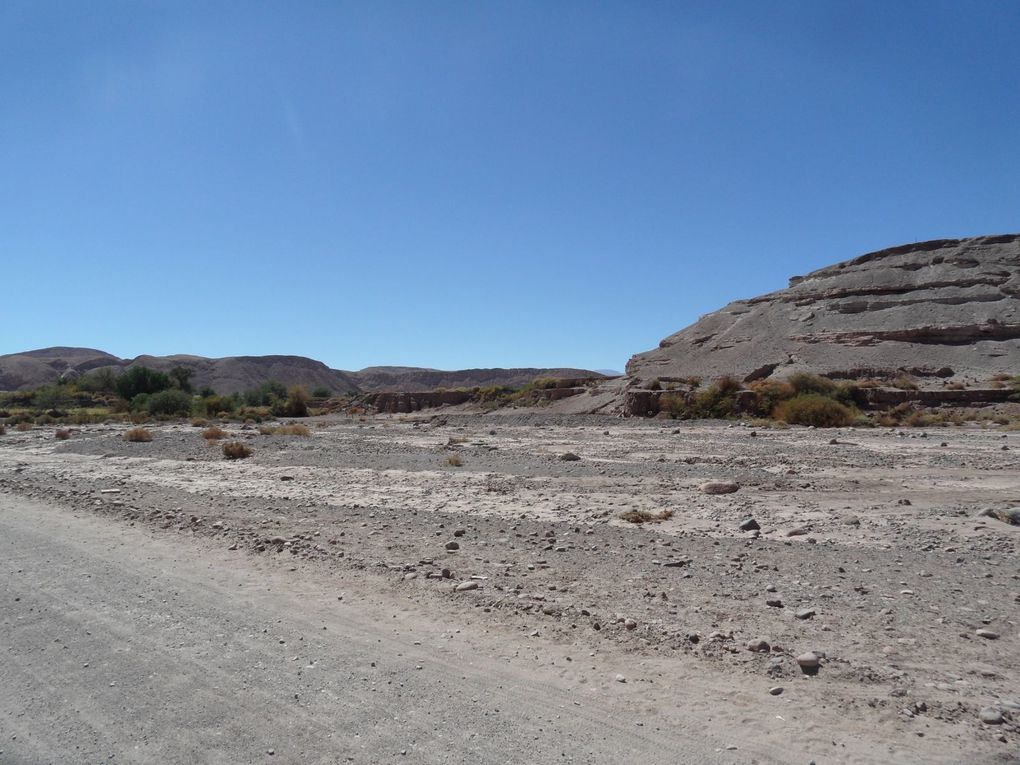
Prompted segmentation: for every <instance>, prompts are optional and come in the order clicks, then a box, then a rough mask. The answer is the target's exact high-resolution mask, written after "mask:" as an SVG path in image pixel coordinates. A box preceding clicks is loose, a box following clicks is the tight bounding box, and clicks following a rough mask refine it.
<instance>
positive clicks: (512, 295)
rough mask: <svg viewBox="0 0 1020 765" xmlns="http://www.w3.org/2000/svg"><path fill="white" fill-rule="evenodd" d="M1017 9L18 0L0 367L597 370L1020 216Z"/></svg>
mask: <svg viewBox="0 0 1020 765" xmlns="http://www.w3.org/2000/svg"><path fill="white" fill-rule="evenodd" d="M1018 29H1020V3H1015V2H1006V1H1005V0H1004V1H1002V2H938V1H937V0H925V1H924V2H905V1H900V0H897V2H887V1H883V2H864V1H862V0H855V1H854V2H829V3H826V2H821V1H820V0H809V1H806V2H760V1H755V2H701V3H684V2H646V3H637V2H599V3H593V2H553V1H550V0H543V1H541V2H525V1H523V0H515V1H514V2H505V3H504V2H427V3H423V2H418V1H417V0H415V1H414V2H410V1H409V2H380V1H379V0H372V2H363V3H344V2H293V3H289V2H288V3H284V2H235V3H218V2H184V1H182V0H177V1H174V2H165V3H163V2H146V1H144V0H131V1H130V2H108V1H104V0H94V1H93V2H81V3H78V2H66V1H65V0H61V2H47V1H46V0H28V1H27V2H23V1H22V0H6V2H4V3H3V4H2V5H0V104H2V105H0V287H2V289H0V353H9V352H15V351H19V350H27V349H30V348H36V347H42V346H48V345H83V346H90V347H97V348H102V349H104V350H108V351H110V352H112V353H116V354H117V355H121V356H134V355H137V354H140V353H154V354H168V353H184V352H186V353H196V354H201V355H207V356H222V355H240V354H263V353H293V354H300V355H307V356H312V357H314V358H318V359H321V360H323V361H325V362H326V363H327V364H329V365H331V366H334V367H338V368H344V369H357V368H360V367H363V366H367V365H374V364H401V365H420V366H432V367H439V368H460V367H472V366H561V365H562V366H578V367H587V368H604V367H611V368H617V369H621V368H622V367H623V365H624V364H625V362H626V360H627V358H628V357H629V356H630V355H632V354H633V353H636V352H639V351H643V350H646V349H648V348H652V347H654V346H655V345H656V344H657V343H658V341H659V340H660V339H661V338H662V337H664V336H666V335H668V334H670V333H672V332H674V331H676V330H678V329H680V328H682V327H683V326H686V325H687V324H689V323H691V322H693V321H694V320H696V319H697V318H698V316H699V315H701V314H704V313H707V312H709V311H712V310H715V309H716V308H718V307H720V306H722V305H723V304H725V303H727V302H729V301H730V300H732V299H736V298H741V297H751V296H754V295H756V294H760V293H763V292H767V291H771V290H773V289H778V288H781V287H784V286H786V280H787V278H788V277H789V276H792V275H795V274H800V273H804V272H806V271H808V270H811V269H814V268H819V267H822V266H825V265H828V264H830V263H833V262H836V261H838V260H844V259H847V258H850V257H854V256H856V255H859V254H861V253H863V252H866V251H869V250H874V249H880V248H882V247H886V246H892V245H896V244H901V243H904V242H910V241H916V240H922V239H933V238H940V237H954V236H968V235H976V234H985V233H1003V232H1012V231H1018V230H1020V220H1018V214H1020V46H1018V45H1017V44H1016V32H1017V30H1018Z"/></svg>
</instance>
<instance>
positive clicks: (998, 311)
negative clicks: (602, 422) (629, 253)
mask: <svg viewBox="0 0 1020 765" xmlns="http://www.w3.org/2000/svg"><path fill="white" fill-rule="evenodd" d="M800 371H807V372H813V373H816V374H822V375H827V376H830V377H834V378H847V379H861V378H888V377H894V376H897V375H899V374H902V373H908V374H911V375H913V376H914V377H915V379H916V381H917V383H918V384H919V385H920V386H921V387H926V386H932V387H934V386H935V385H940V386H941V385H942V383H943V382H945V381H946V380H950V379H951V380H954V381H960V382H984V381H987V380H988V379H989V378H991V377H992V376H994V375H996V374H1020V234H1008V235H1003V236H982V237H974V238H970V239H939V240H935V241H930V242H919V243H916V244H908V245H903V246H900V247H892V248H890V249H887V250H881V251H879V252H872V253H868V254H867V255H862V256H860V257H858V258H855V259H853V260H848V261H845V262H842V263H837V264H836V265H833V266H829V267H827V268H823V269H820V270H818V271H814V272H812V273H810V274H807V275H806V276H799V277H794V278H792V279H791V280H790V286H789V287H788V288H787V289H783V290H779V291H778V292H773V293H770V294H768V295H762V296H761V297H756V298H752V299H750V300H738V301H736V302H733V303H730V304H729V305H727V306H726V307H725V308H722V309H721V310H719V311H716V312H715V313H711V314H708V315H707V316H704V317H702V318H701V319H700V320H699V321H698V322H696V323H695V324H692V325H691V326H689V327H687V328H686V329H683V330H681V331H679V332H677V333H676V334H673V335H670V336H669V337H667V338H666V339H665V340H663V341H662V342H661V343H660V344H659V347H658V348H656V349H655V350H652V351H647V352H646V353H640V354H638V355H636V356H634V357H633V358H632V359H631V360H630V362H628V364H627V375H628V377H629V378H631V380H632V382H634V383H636V384H647V383H648V382H649V381H651V380H652V379H654V378H661V379H663V380H669V379H682V378H687V377H700V378H704V379H711V378H718V377H721V376H723V375H732V376H734V377H737V378H739V379H741V380H744V381H747V382H750V381H753V380H755V379H761V378H766V377H784V376H786V375H789V374H790V373H793V372H800Z"/></svg>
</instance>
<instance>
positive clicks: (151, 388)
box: [117, 367, 173, 401]
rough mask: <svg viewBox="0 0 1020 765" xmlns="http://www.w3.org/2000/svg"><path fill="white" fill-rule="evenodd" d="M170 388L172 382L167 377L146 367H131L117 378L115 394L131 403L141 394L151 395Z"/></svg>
mask: <svg viewBox="0 0 1020 765" xmlns="http://www.w3.org/2000/svg"><path fill="white" fill-rule="evenodd" d="M172 387H173V382H172V381H171V380H170V376H169V375H165V374H163V373H162V372H157V371H155V370H154V369H149V368H148V367H131V369H129V370H128V371H127V372H125V373H124V374H122V375H121V376H120V377H118V378H117V393H118V394H120V397H121V398H123V399H125V400H127V401H132V400H134V398H135V397H136V396H139V395H141V394H143V393H148V394H150V395H151V394H153V393H159V392H160V391H161V390H166V389H167V388H172Z"/></svg>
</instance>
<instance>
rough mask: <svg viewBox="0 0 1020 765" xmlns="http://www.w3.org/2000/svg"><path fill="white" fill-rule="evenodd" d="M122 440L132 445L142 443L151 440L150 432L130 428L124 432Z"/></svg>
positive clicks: (143, 429)
mask: <svg viewBox="0 0 1020 765" xmlns="http://www.w3.org/2000/svg"><path fill="white" fill-rule="evenodd" d="M124 440H125V441H131V442H132V443H144V442H146V441H151V440H152V432H151V431H149V430H146V429H145V428H131V430H128V431H125V433H124Z"/></svg>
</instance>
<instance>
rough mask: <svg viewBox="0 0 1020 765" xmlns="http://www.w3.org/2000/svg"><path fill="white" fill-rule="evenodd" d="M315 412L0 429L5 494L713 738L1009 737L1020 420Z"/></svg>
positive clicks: (1016, 638) (814, 750) (903, 750)
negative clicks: (66, 435)
mask: <svg viewBox="0 0 1020 765" xmlns="http://www.w3.org/2000/svg"><path fill="white" fill-rule="evenodd" d="M309 425H310V426H311V428H312V435H311V437H307V438H306V437H297V436H263V435H259V433H258V431H257V430H256V429H254V428H243V427H242V426H238V425H236V424H234V425H225V426H224V427H225V428H226V429H227V430H228V431H230V437H231V438H233V439H237V440H241V441H243V442H244V443H246V444H247V445H248V446H250V447H251V449H252V451H253V455H252V457H251V458H250V459H246V460H238V461H227V460H224V459H223V455H222V451H221V449H220V448H219V446H218V445H215V444H213V445H209V444H207V443H206V442H205V441H204V440H203V439H202V438H201V437H200V435H199V429H197V428H192V427H190V426H188V425H186V424H168V425H158V426H151V427H150V429H151V430H152V431H153V435H154V437H153V440H152V441H151V442H148V443H128V442H126V441H124V440H123V438H122V433H123V431H124V429H125V428H124V427H123V426H121V425H108V426H102V425H97V426H88V427H84V428H81V429H80V430H76V431H75V432H74V433H73V434H72V436H71V438H70V439H68V440H66V441H60V440H57V439H55V438H54V432H53V429H51V428H36V429H34V430H31V431H28V432H24V433H18V432H13V431H11V430H9V431H8V433H7V434H6V435H5V436H2V437H0V492H7V495H6V496H8V497H21V498H26V499H29V500H33V501H41V502H45V503H46V504H48V505H51V506H54V507H58V508H63V509H64V510H65V511H67V512H78V513H85V514H88V515H89V516H95V517H99V518H106V519H108V520H111V521H116V522H117V523H118V524H122V525H123V524H133V525H134V526H135V527H136V530H138V531H142V532H144V533H146V534H149V535H155V537H156V538H157V539H159V540H161V543H165V542H167V541H170V542H172V543H174V544H178V545H186V546H188V549H189V550H194V551H200V552H202V554H204V555H212V554H214V551H215V554H217V555H220V554H229V555H230V556H232V557H230V558H229V560H231V561H233V563H232V564H231V565H234V566H236V567H252V566H255V567H257V570H277V569H278V570H280V571H284V572H290V573H291V574H292V576H296V577H311V578H316V581H327V582H335V587H336V592H337V597H340V598H344V597H347V601H348V602H349V601H350V599H351V597H352V596H351V595H350V594H349V592H354V593H357V596H356V597H357V598H359V599H361V600H362V602H364V603H365V608H366V609H369V608H370V607H371V604H372V603H373V602H376V603H377V604H378V603H399V604H401V607H402V608H405V609H408V610H409V611H408V612H409V613H418V614H421V618H422V619H440V620H442V619H451V620H456V621H457V622H458V623H461V624H462V628H463V629H464V630H465V631H467V632H469V633H471V632H473V633H476V634H477V635H479V636H483V635H486V636H488V639H492V640H496V639H497V638H499V640H503V641H505V643H506V644H507V645H513V646H515V648H514V651H516V656H517V659H518V660H522V658H521V657H525V658H526V659H527V661H528V662H529V663H530V664H529V666H531V667H532V670H533V671H540V672H545V673H548V674H550V675H551V676H555V677H557V678H559V679H560V680H561V681H562V683H563V685H564V688H565V691H564V692H566V693H571V694H574V695H575V696H576V698H577V699H578V700H579V701H580V700H582V699H587V698H591V697H593V695H594V696H598V697H603V696H606V695H612V694H617V695H621V694H622V695H624V696H625V697H626V698H627V699H628V703H630V704H632V705H633V709H640V710H642V712H641V713H642V714H643V715H644V717H645V719H644V720H639V723H640V724H642V725H643V724H645V722H647V724H648V725H649V726H650V727H654V728H655V729H663V730H666V729H668V728H669V726H671V725H676V726H681V725H688V726H689V725H691V724H692V723H694V724H696V726H697V727H698V730H699V731H701V732H703V733H704V735H706V736H708V737H709V738H711V739H712V740H713V741H715V742H717V743H718V747H717V748H715V749H712V750H711V751H712V752H713V753H714V756H715V757H717V758H718V761H720V762H755V761H757V762H797V763H805V765H806V763H808V762H810V761H812V760H814V761H816V762H818V763H823V762H876V763H877V762H918V763H921V762H924V763H927V762H947V763H949V762H952V763H955V762H961V763H962V762H988V763H993V762H1003V763H1005V762H1017V761H1020V760H1018V758H1017V755H1018V753H1020V634H1018V623H1020V559H1018V557H1017V543H1018V540H1020V526H1013V525H1009V524H1007V523H1005V522H1003V521H1001V520H999V519H997V518H995V517H989V516H982V515H979V513H980V512H981V511H982V510H986V509H992V510H996V511H1002V510H1007V509H1009V508H1012V507H1020V433H1017V432H1007V431H1004V430H1001V429H994V428H981V427H977V426H972V427H956V428H936V429H930V430H927V431H922V430H903V431H898V430H885V429H857V430H854V429H843V430H810V429H801V428H791V429H784V430H779V429H757V430H754V429H752V428H751V427H748V426H742V425H737V426H732V425H726V424H701V423H698V424H680V425H676V424H674V423H663V422H661V421H641V420H620V419H614V418H599V417H583V416H576V417H567V416H564V417H555V416H542V415H538V414H523V415H522V414H514V415H502V416H501V415H491V416H477V415H453V414H451V415H446V416H417V417H413V416H407V417H403V418H399V417H394V418H389V417H378V418H368V419H364V420H351V419H343V418H334V419H326V420H322V421H317V422H316V421H310V422H309ZM568 455H569V456H568ZM570 456H576V457H577V458H578V459H572V458H570ZM564 457H568V458H567V459H564ZM457 462H459V463H460V465H459V466H456V465H455V464H451V463H457ZM708 481H725V482H733V483H734V484H736V491H733V492H731V493H720V494H710V493H706V492H705V491H703V490H702V487H703V484H705V482H708ZM3 496H4V495H0V510H2V509H3V501H4V500H3V499H2V497H3ZM628 512H634V513H636V514H639V515H640V514H646V515H648V516H652V517H658V516H668V517H666V518H665V520H662V521H661V522H657V523H646V524H643V525H635V524H632V523H628V522H626V521H624V520H621V518H620V516H621V515H623V514H625V513H628ZM742 527H743V529H742ZM756 527H757V528H756ZM292 569H293V571H291V570H292ZM323 577H325V580H323ZM5 607H8V608H13V609H16V608H17V604H16V603H14V604H5ZM407 618H410V617H407ZM499 636H503V637H499ZM479 639H481V638H479ZM497 642H498V641H497ZM565 652H569V654H570V656H571V659H570V660H569V661H568V660H567V659H565V658H564V656H565V655H566V654H565ZM809 653H813V654H814V659H812V658H811V657H809V656H806V654H809ZM582 657H583V658H582ZM813 663H816V664H817V666H816V667H812V666H811V665H812V664H813ZM802 664H803V665H804V666H802ZM589 667H591V669H589ZM395 703H397V704H398V705H399V703H400V702H395ZM635 724H638V723H635ZM529 745H530V742H529V741H527V740H522V741H520V747H521V749H520V751H519V752H518V754H521V753H522V752H523V753H524V755H525V756H524V757H523V759H522V760H521V761H528V757H527V756H526V755H527V753H528V747H529ZM727 746H732V747H733V748H727ZM0 748H2V747H0ZM585 752H586V753H584V754H578V756H577V759H576V760H574V761H578V762H587V761H611V760H612V759H614V758H617V757H618V756H619V752H618V751H617V752H615V753H612V754H613V756H610V754H611V753H610V752H609V750H608V749H606V750H605V754H606V756H605V758H604V759H600V757H599V752H598V751H592V750H585ZM692 757H693V759H692V760H691V761H700V760H701V758H700V757H694V756H693V755H692ZM380 758H381V759H387V756H383V755H381V756H380ZM531 759H532V761H537V760H538V759H539V758H537V757H533V758H531ZM434 760H435V758H430V757H425V758H424V759H423V760H421V761H434ZM128 761H130V759H128ZM278 761H279V758H278ZM365 761H371V759H368V760H365ZM449 761H451V762H452V761H461V760H457V759H456V758H455V757H454V758H451V759H450V760H449ZM463 761H468V759H467V758H466V759H465V760H463ZM617 761H618V760H617Z"/></svg>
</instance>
